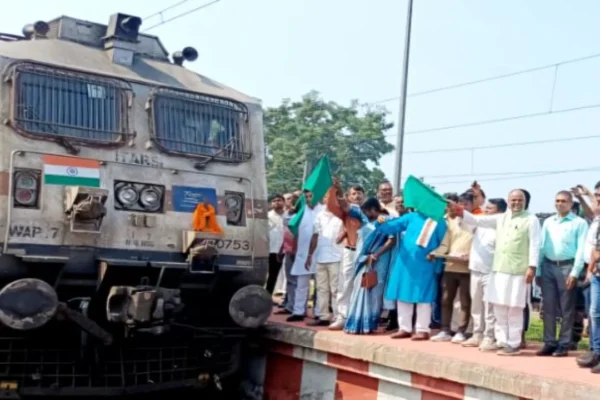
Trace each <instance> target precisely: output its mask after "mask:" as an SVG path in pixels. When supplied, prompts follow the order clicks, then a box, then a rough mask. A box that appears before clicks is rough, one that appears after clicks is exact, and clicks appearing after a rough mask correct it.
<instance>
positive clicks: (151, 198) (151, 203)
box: [140, 187, 161, 211]
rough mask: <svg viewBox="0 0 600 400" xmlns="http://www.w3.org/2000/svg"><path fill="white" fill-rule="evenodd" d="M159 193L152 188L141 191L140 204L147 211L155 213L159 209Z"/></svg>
mask: <svg viewBox="0 0 600 400" xmlns="http://www.w3.org/2000/svg"><path fill="white" fill-rule="evenodd" d="M160 197H161V195H160V193H159V192H158V190H156V189H155V188H153V187H148V188H145V189H144V190H142V193H141V194H140V203H142V205H143V206H144V208H145V209H147V210H149V211H156V210H158V209H159V208H160Z"/></svg>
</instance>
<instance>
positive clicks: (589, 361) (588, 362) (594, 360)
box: [575, 351, 600, 368]
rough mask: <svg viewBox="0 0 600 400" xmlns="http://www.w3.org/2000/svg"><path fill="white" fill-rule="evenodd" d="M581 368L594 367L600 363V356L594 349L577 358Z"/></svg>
mask: <svg viewBox="0 0 600 400" xmlns="http://www.w3.org/2000/svg"><path fill="white" fill-rule="evenodd" d="M575 361H576V362H577V365H579V366H580V367H581V368H594V367H595V366H596V365H598V364H600V356H599V355H598V354H596V353H595V352H593V351H588V352H587V353H585V354H582V355H580V356H579V357H577V358H576V359H575Z"/></svg>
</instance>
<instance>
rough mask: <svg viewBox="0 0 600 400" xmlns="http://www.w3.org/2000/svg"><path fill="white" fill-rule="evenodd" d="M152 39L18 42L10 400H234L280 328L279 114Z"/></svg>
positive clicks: (120, 30) (75, 37) (8, 143)
mask: <svg viewBox="0 0 600 400" xmlns="http://www.w3.org/2000/svg"><path fill="white" fill-rule="evenodd" d="M141 23H142V20H141V19H140V18H139V17H136V16H133V15H127V14H122V13H117V14H114V15H112V16H111V17H110V20H109V21H108V24H107V25H105V24H99V23H95V22H89V21H83V20H79V19H76V18H71V17H67V16H62V17H59V18H57V19H54V20H52V21H48V22H44V21H38V22H35V23H32V24H27V25H25V27H24V28H23V32H22V35H14V34H8V33H6V34H5V33H2V34H0V71H1V74H2V80H1V82H0V114H1V121H2V124H1V125H0V137H1V139H0V238H1V239H0V249H1V255H0V398H3V397H5V398H19V397H20V396H23V397H27V396H58V397H66V396H83V395H94V396H95V395H120V394H129V393H143V392H154V391H162V390H167V389H174V388H182V387H206V386H209V385H210V386H211V387H217V388H218V387H221V386H222V385H223V383H222V382H223V381H224V380H225V379H227V378H228V377H232V376H235V374H236V372H237V371H238V369H239V364H240V355H241V351H242V350H241V349H242V347H241V345H242V343H243V342H244V340H245V339H246V338H247V337H248V335H251V334H252V332H253V331H255V328H258V327H260V326H261V325H262V324H264V322H265V321H266V319H267V318H268V315H269V314H270V311H271V307H272V300H271V297H270V295H269V294H268V293H267V292H266V290H264V289H263V287H262V284H263V283H264V280H265V278H266V274H267V261H268V224H267V211H268V210H267V201H266V178H265V153H264V138H263V126H262V115H263V113H262V107H261V102H260V100H258V99H256V98H253V97H250V96H247V95H245V94H243V93H240V92H239V91H236V90H234V89H232V88H230V87H227V86H225V85H223V84H221V83H218V82H216V81H214V80H212V79H210V78H208V77H206V76H203V75H200V74H198V73H195V72H193V71H191V70H189V69H188V68H186V67H185V66H184V64H185V63H191V62H193V61H195V60H196V59H197V57H198V52H197V51H196V50H195V49H194V48H193V47H186V48H184V49H182V50H181V51H176V52H174V53H172V54H171V55H169V53H168V52H167V50H166V49H165V47H164V46H163V44H162V43H161V41H160V39H159V38H158V37H157V36H154V35H148V34H145V33H142V32H141V30H140V27H141ZM200 209H201V210H202V212H201V213H199V210H200ZM198 221H200V223H198ZM215 227H217V228H218V229H215ZM209 228H210V229H209Z"/></svg>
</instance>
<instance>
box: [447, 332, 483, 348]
mask: <svg viewBox="0 0 600 400" xmlns="http://www.w3.org/2000/svg"><path fill="white" fill-rule="evenodd" d="M454 337H456V335H454ZM452 339H453V340H454V338H452ZM462 345H463V347H479V346H480V345H481V337H480V336H479V335H473V336H471V338H470V339H468V340H465V341H464V342H462Z"/></svg>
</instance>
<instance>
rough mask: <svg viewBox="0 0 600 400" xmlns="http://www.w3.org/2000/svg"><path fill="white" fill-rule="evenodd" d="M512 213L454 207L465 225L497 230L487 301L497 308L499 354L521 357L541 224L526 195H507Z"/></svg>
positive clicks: (518, 193) (495, 310)
mask: <svg viewBox="0 0 600 400" xmlns="http://www.w3.org/2000/svg"><path fill="white" fill-rule="evenodd" d="M508 205H509V210H508V211H507V212H505V213H503V214H497V215H490V216H474V215H472V214H471V213H469V212H468V211H464V210H463V209H462V207H460V206H458V205H454V207H455V208H456V209H457V214H458V215H459V216H462V217H463V223H464V224H466V225H471V226H479V227H482V228H493V229H496V230H497V235H496V248H495V255H494V267H493V270H492V274H491V276H490V282H489V284H488V285H489V288H488V291H487V293H486V297H485V299H484V300H485V301H487V302H490V303H492V304H493V306H494V315H495V316H496V326H495V335H496V341H497V343H498V347H499V348H500V350H499V351H498V354H499V355H518V354H520V346H521V336H522V333H523V309H524V308H525V306H526V305H527V301H528V299H529V290H530V285H531V282H532V281H533V278H534V277H535V270H536V266H537V264H538V261H539V260H538V257H539V248H540V230H541V229H540V223H539V221H538V219H537V217H536V216H535V215H534V214H530V213H529V212H528V211H527V210H525V194H524V193H523V192H522V191H521V190H518V189H517V190H513V191H512V192H510V193H509V195H508Z"/></svg>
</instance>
